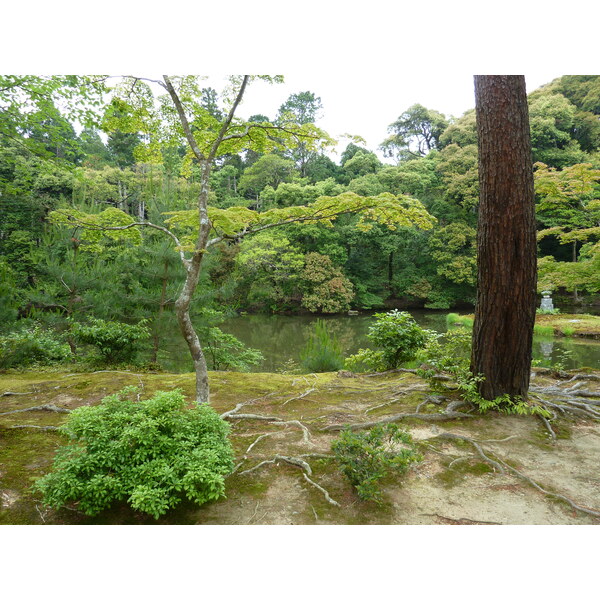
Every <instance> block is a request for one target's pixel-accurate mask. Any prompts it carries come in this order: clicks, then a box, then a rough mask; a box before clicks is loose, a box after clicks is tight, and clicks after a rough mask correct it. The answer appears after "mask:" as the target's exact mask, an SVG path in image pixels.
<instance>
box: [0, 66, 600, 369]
mask: <svg viewBox="0 0 600 600" xmlns="http://www.w3.org/2000/svg"><path fill="white" fill-rule="evenodd" d="M191 79H192V78H190V81H188V80H186V79H185V78H184V79H182V82H181V88H180V91H182V92H183V93H186V91H187V92H188V93H189V95H190V97H191V95H192V92H194V93H195V94H196V96H195V98H196V102H197V112H196V120H194V121H192V122H191V127H192V128H193V129H194V130H196V131H197V130H206V131H211V130H213V131H214V130H215V128H216V127H217V126H218V123H220V122H221V121H222V120H223V119H224V117H225V116H226V114H227V106H228V102H230V99H228V98H227V94H226V92H225V93H224V94H219V93H217V91H216V90H215V89H213V88H210V87H208V88H202V87H201V85H202V82H201V81H196V80H194V81H193V82H192V81H191ZM105 84H106V82H105V81H104V80H100V79H98V80H94V79H93V78H75V77H71V78H69V77H54V78H43V77H39V78H35V77H13V76H4V77H2V78H0V213H1V215H2V218H1V220H0V273H1V279H0V288H1V292H0V327H1V328H2V331H1V333H2V334H3V335H4V336H8V337H10V336H12V337H13V338H15V339H16V337H18V336H29V337H31V336H32V335H36V336H37V337H38V338H40V339H41V338H43V337H44V336H46V338H47V342H46V350H47V352H50V353H52V352H54V353H55V354H56V355H57V356H60V355H61V353H62V354H65V355H66V354H68V353H72V352H76V351H77V347H78V344H80V343H85V342H90V341H93V342H96V343H97V342H98V336H100V335H101V333H102V331H103V330H106V329H107V328H109V327H110V326H111V325H112V326H115V324H117V325H116V326H117V327H118V330H119V331H120V332H121V333H122V334H123V335H124V336H125V337H126V335H129V336H132V337H130V338H129V339H134V338H135V336H136V335H138V334H139V330H136V329H135V327H137V326H138V325H139V324H140V323H142V324H143V325H144V326H145V327H148V328H149V330H150V331H151V337H150V338H149V339H148V341H147V348H146V350H147V358H148V360H149V361H150V362H153V363H159V362H160V350H161V337H162V332H164V331H165V330H166V329H167V328H173V327H176V325H175V317H174V314H173V310H174V303H175V299H176V297H177V294H178V290H179V289H180V288H181V286H182V284H183V281H184V279H185V273H184V271H183V269H182V267H181V262H180V260H179V256H178V253H177V252H176V251H175V249H176V248H175V244H174V243H173V240H172V239H170V238H169V236H165V235H164V233H163V232H162V231H160V227H165V226H166V225H173V224H174V223H175V224H176V225H177V224H179V225H180V226H181V230H182V231H183V232H184V233H185V222H184V221H185V219H184V215H185V211H186V210H189V209H190V208H193V207H194V205H195V204H196V198H197V196H198V193H199V186H200V185H201V184H200V181H201V174H200V172H199V167H198V165H197V164H196V163H194V161H193V160H192V156H191V155H190V149H189V147H187V146H186V144H185V143H184V140H183V139H182V138H181V137H180V138H179V139H174V138H170V139H169V140H168V142H169V143H165V141H164V138H163V139H162V143H159V142H158V141H157V139H158V137H159V136H158V134H157V131H158V129H160V127H161V124H160V123H157V122H155V121H156V118H155V116H154V115H155V113H154V112H153V110H151V109H150V108H148V111H147V114H148V117H147V119H143V118H140V117H139V115H140V114H141V113H140V110H137V112H135V113H134V112H132V111H131V106H132V105H134V104H136V103H137V104H136V107H137V109H140V107H141V108H142V109H143V108H144V106H148V107H150V106H161V99H160V93H157V92H156V91H155V90H154V88H153V87H152V85H151V84H149V83H147V82H143V81H140V80H132V81H126V82H124V83H121V84H119V85H120V86H121V87H119V86H117V88H115V90H113V91H112V92H111V93H108V91H107V89H106V87H105ZM186 85H187V86H189V87H190V89H189V90H186V88H185V86H186ZM127 86H129V88H130V89H129V90H127V89H126V87H127ZM193 86H196V88H194V89H193V90H192V87H193ZM134 88H135V93H134ZM132 96H133V100H132ZM528 99H529V115H530V125H531V141H532V150H533V161H534V169H535V171H534V177H535V193H536V218H537V228H538V291H540V292H541V291H542V290H551V291H554V292H556V293H557V294H558V295H559V296H560V295H562V296H564V297H565V298H567V297H568V298H569V299H570V300H572V301H574V302H583V303H588V304H590V303H597V302H598V301H600V296H599V292H600V153H599V149H600V120H599V116H600V76H564V77H561V78H559V79H556V80H555V81H552V82H551V83H549V84H547V85H545V86H543V87H542V88H540V89H537V90H535V91H534V92H532V93H531V94H530V95H529V98H528ZM144 103H146V104H144ZM162 106H163V109H164V110H165V113H164V114H166V115H167V117H168V110H167V108H166V107H165V104H164V103H163V104H162ZM323 109H324V107H323V106H322V102H321V99H320V98H319V96H318V90H315V91H314V92H313V91H302V92H298V93H296V94H292V95H291V96H290V97H289V98H288V99H287V101H286V102H284V103H283V104H282V105H281V106H280V108H279V110H278V112H277V114H275V115H261V114H257V115H254V116H252V117H250V118H249V119H248V123H251V124H254V127H253V128H252V129H247V130H246V131H247V132H248V131H249V132H250V133H248V134H247V135H248V136H251V134H252V132H254V134H255V135H256V139H252V140H250V141H251V142H252V143H248V144H246V145H245V146H244V147H241V146H236V145H235V144H233V143H231V144H230V145H229V146H228V145H227V144H224V145H223V147H224V151H223V152H222V153H221V154H220V155H219V156H216V157H215V158H214V161H213V165H212V172H211V175H210V189H209V192H208V193H209V205H210V206H211V207H212V209H213V211H214V210H221V211H222V213H220V214H221V215H222V217H223V219H224V220H226V219H231V218H232V215H236V214H238V213H239V214H242V212H243V211H246V212H243V214H244V215H246V214H248V213H247V211H252V212H253V213H257V214H260V213H263V214H271V213H270V212H269V211H273V210H276V209H282V210H287V212H286V213H285V214H286V215H294V214H300V213H299V212H294V211H295V210H296V209H298V210H300V208H299V207H302V206H306V205H310V204H311V203H314V202H315V201H317V200H318V199H320V198H324V197H325V198H345V197H347V198H351V197H354V195H357V196H359V197H365V198H375V197H384V196H382V195H385V194H392V195H394V196H401V197H404V198H407V199H408V200H411V201H418V202H415V203H414V204H413V205H411V206H413V208H414V209H415V210H417V207H418V210H420V211H421V213H420V216H421V220H422V223H421V226H415V223H414V222H412V223H406V224H403V223H399V224H397V226H395V227H389V226H386V224H384V223H383V222H377V221H375V222H372V223H369V224H368V226H367V225H365V224H364V223H363V222H362V219H363V217H364V215H362V214H357V213H356V212H355V211H351V210H348V211H341V212H340V214H339V215H338V216H337V218H336V219H335V220H331V221H328V222H327V223H321V222H317V221H315V222H308V223H303V224H302V225H301V226H298V223H290V224H288V225H284V226H280V227H272V228H269V227H264V229H263V230H262V231H260V232H258V233H255V234H254V235H252V236H246V237H240V236H237V237H236V236H235V235H232V236H231V239H229V240H225V243H223V244H220V245H216V246H215V247H214V248H210V251H209V252H207V254H206V257H205V259H204V260H205V262H204V268H203V270H202V272H201V275H200V281H199V287H198V289H197V291H196V294H195V296H194V302H193V304H192V317H193V319H194V323H195V324H196V326H197V327H199V328H200V329H201V330H202V332H203V336H204V339H205V340H207V342H205V343H206V344H207V345H208V347H209V349H210V347H211V344H215V345H218V344H221V346H222V347H223V346H225V347H229V348H230V349H233V348H235V347H236V346H235V340H232V339H231V337H227V336H225V334H223V333H222V332H220V330H219V329H218V327H217V325H218V324H219V322H220V321H221V320H222V319H223V318H224V316H226V315H228V314H232V313H234V312H240V311H248V312H258V311H260V312H268V313H277V312H310V313H317V314H320V313H328V314H331V313H340V312H345V311H348V310H349V309H353V310H369V309H379V308H383V307H388V308H391V307H424V308H429V309H450V308H454V307H463V308H465V307H471V306H473V303H474V299H475V279H476V249H477V244H476V223H477V207H478V197H479V189H478V188H479V184H478V173H477V137H476V125H475V111H474V110H471V111H467V112H466V113H465V114H464V115H462V116H461V117H459V118H447V117H446V116H445V115H443V114H441V113H440V112H438V111H436V110H435V107H431V108H427V107H424V106H421V105H419V104H416V105H414V106H411V107H401V106H399V107H398V112H399V117H398V119H397V120H396V121H395V122H393V123H391V124H390V125H389V131H388V132H389V136H388V137H387V138H386V139H385V140H382V141H381V145H380V147H379V148H378V149H373V148H371V149H369V148H367V147H365V145H364V144H363V143H361V140H360V139H359V138H356V139H354V140H353V141H352V142H350V143H348V144H347V145H346V147H345V149H344V150H343V151H342V152H341V155H340V160H339V163H338V162H335V161H334V160H332V158H330V156H331V152H330V149H331V147H332V145H333V143H334V142H333V140H332V139H331V138H330V137H329V136H328V135H327V134H326V132H323V131H321V130H320V129H319V127H318V122H319V117H320V114H321V113H322V111H323ZM402 111H403V112H402ZM163 117H164V115H163ZM171 117H173V115H171ZM350 126H351V124H349V127H350ZM294 128H295V129H294ZM283 131H286V132H289V131H292V132H293V131H295V134H293V135H292V138H290V140H291V141H290V142H289V143H288V142H287V141H286V139H284V137H283V134H282V133H280V132H283ZM278 136H279V137H278ZM375 150H378V151H379V154H380V155H383V156H384V157H385V160H386V161H389V162H384V161H382V160H381V159H380V158H379V156H378V154H377V153H376V152H375ZM61 211H66V212H61ZM236 211H237V212H236ZM240 211H242V212H240ZM65 214H70V215H71V216H72V215H86V218H87V219H88V221H87V223H88V225H89V224H90V223H96V227H95V228H94V227H82V226H81V222H80V221H78V220H77V219H73V218H69V217H65V216H64V215H65ZM213 214H214V213H213ZM282 214H284V213H282ZM213 218H214V217H213ZM90 219H91V220H90ZM178 219H179V222H178ZM134 221H135V222H141V221H149V222H151V223H153V224H155V225H156V227H154V228H140V229H136V228H133V227H132V228H131V229H123V230H121V231H119V232H118V234H117V232H116V231H108V230H105V231H101V230H100V229H101V227H103V226H122V227H124V226H127V225H128V224H130V223H132V222H134ZM223 230H225V231H226V230H227V227H226V226H223ZM182 240H183V243H185V240H184V238H182ZM555 297H556V295H555ZM94 328H96V329H94ZM103 328H104V329H103ZM128 328H130V329H128ZM53 335H55V336H56V337H52V336H53ZM59 339H61V340H63V341H62V342H59V341H57V340H59ZM65 344H67V345H66V346H65ZM113 350H114V348H113ZM240 351H241V350H240ZM123 352H124V353H123V354H122V355H118V356H114V357H112V358H115V359H119V360H123V361H127V360H129V359H131V358H132V357H131V356H128V355H127V353H126V351H125V350H123ZM238 356H239V353H238ZM246 358H247V359H248V360H251V357H246ZM15 360H16V359H15ZM230 360H231V361H232V364H233V362H234V359H233V358H231V356H230ZM242 362H243V360H242ZM214 364H215V363H214V361H213V366H214ZM4 366H12V365H10V364H5V365H4ZM233 366H235V365H234V364H233Z"/></svg>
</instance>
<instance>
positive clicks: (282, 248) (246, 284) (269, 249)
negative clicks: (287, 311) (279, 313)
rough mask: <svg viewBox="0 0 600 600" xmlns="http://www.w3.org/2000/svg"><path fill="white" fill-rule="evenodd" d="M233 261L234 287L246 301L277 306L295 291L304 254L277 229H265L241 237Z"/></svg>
mask: <svg viewBox="0 0 600 600" xmlns="http://www.w3.org/2000/svg"><path fill="white" fill-rule="evenodd" d="M235 262H236V266H237V270H236V273H237V274H238V275H237V276H238V278H239V281H238V288H239V290H240V292H241V293H243V295H244V296H245V299H246V301H247V303H248V304H250V305H263V306H267V307H269V308H270V309H271V310H277V309H278V308H281V307H283V306H285V305H286V304H288V303H289V302H290V300H291V298H292V297H293V296H294V295H295V294H297V293H298V282H299V279H300V274H301V272H302V269H303V267H304V256H303V255H302V253H301V252H299V251H298V250H297V249H296V248H295V247H294V246H293V245H292V244H291V243H290V241H289V240H288V239H287V237H285V235H283V233H282V232H281V231H277V230H272V231H271V230H267V231H263V232H261V233H259V234H257V235H255V236H252V237H250V238H247V239H245V240H244V241H243V242H242V243H241V244H240V252H239V253H238V254H237V256H236V258H235Z"/></svg>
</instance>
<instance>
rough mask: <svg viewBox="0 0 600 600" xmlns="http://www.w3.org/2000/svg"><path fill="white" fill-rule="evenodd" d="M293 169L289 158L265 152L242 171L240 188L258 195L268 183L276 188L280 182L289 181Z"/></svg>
mask: <svg viewBox="0 0 600 600" xmlns="http://www.w3.org/2000/svg"><path fill="white" fill-rule="evenodd" d="M293 170H294V163H293V162H292V161H291V160H287V159H285V158H282V157H281V156H279V155H277V154H265V155H264V156H261V157H260V158H259V159H258V160H257V161H256V162H255V163H254V164H253V165H251V166H250V167H248V168H247V169H246V170H245V171H244V174H243V175H242V177H241V178H240V190H241V191H242V192H247V193H249V194H251V195H253V196H258V194H259V193H260V192H261V191H262V190H263V189H264V188H265V187H266V186H268V185H270V186H271V187H273V188H276V187H277V186H278V185H279V184H280V183H282V182H284V181H289V180H290V179H291V177H292V172H293Z"/></svg>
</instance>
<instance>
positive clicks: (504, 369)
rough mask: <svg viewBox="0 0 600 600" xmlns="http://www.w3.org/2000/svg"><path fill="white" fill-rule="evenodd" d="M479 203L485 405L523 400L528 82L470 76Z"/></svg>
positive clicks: (531, 297) (531, 222)
mask: <svg viewBox="0 0 600 600" xmlns="http://www.w3.org/2000/svg"><path fill="white" fill-rule="evenodd" d="M475 100H476V116H477V134H478V146H479V184H480V204H479V223H478V230H477V247H478V259H477V270H478V287H477V302H476V308H475V323H474V326H473V350H472V356H471V371H472V372H473V374H482V375H483V376H484V377H485V380H484V381H483V382H481V383H480V384H479V393H480V394H481V395H482V396H483V397H484V398H485V399H487V400H492V399H494V398H496V397H497V396H501V395H503V394H509V395H510V396H511V397H512V398H514V397H521V398H526V397H527V390H528V387H529V377H530V369H531V347H532V338H533V325H534V322H535V302H536V279H537V272H536V252H537V248H536V235H535V233H536V232H535V206H534V192H533V168H532V158H531V142H530V137H529V114H528V110H527V95H526V91H525V78H524V77H523V76H522V75H506V76H505V75H477V76H475Z"/></svg>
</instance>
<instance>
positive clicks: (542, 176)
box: [535, 163, 600, 293]
mask: <svg viewBox="0 0 600 600" xmlns="http://www.w3.org/2000/svg"><path fill="white" fill-rule="evenodd" d="M536 167H537V169H536V171H535V191H536V194H537V195H538V197H539V202H538V205H537V218H538V219H539V220H540V221H541V222H542V223H543V224H544V225H546V227H547V228H546V229H543V230H542V231H540V232H539V233H538V240H543V239H544V238H548V237H556V238H557V239H558V241H559V243H560V244H571V245H572V258H573V260H572V261H571V262H565V261H556V260H555V258H554V257H552V256H544V257H542V258H541V259H540V260H539V264H538V269H539V276H538V286H539V287H538V289H539V291H542V290H545V289H549V290H553V289H555V288H558V287H561V288H565V289H566V290H568V291H573V290H575V289H580V290H587V291H589V292H592V293H595V292H597V291H598V290H599V289H600V274H599V273H600V269H599V266H600V244H599V243H598V242H597V240H598V239H599V238H600V227H599V226H598V223H600V190H599V188H598V184H599V183H600V170H599V169H595V168H594V167H593V165H592V164H591V163H582V164H575V165H572V166H570V167H565V168H564V169H563V170H562V171H557V170H556V169H553V168H550V167H548V166H547V165H545V164H543V163H536ZM590 240H591V241H590ZM586 242H587V243H586ZM578 244H583V245H582V246H581V249H580V251H579V257H578V256H577V247H578ZM576 258H578V260H575V259H576Z"/></svg>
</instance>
